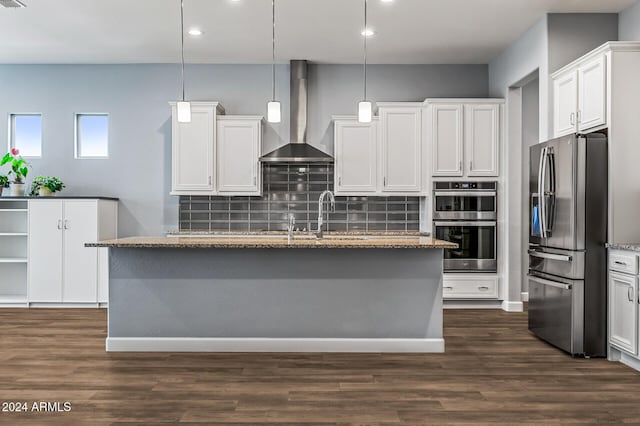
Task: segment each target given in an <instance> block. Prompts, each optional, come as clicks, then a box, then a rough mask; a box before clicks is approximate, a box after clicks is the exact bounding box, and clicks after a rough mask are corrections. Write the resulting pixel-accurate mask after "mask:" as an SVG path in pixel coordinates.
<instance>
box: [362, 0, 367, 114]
mask: <svg viewBox="0 0 640 426" xmlns="http://www.w3.org/2000/svg"><path fill="white" fill-rule="evenodd" d="M363 68H364V70H363V71H364V99H363V100H365V101H366V100H367V0H364V67H363Z"/></svg>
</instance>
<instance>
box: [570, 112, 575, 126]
mask: <svg viewBox="0 0 640 426" xmlns="http://www.w3.org/2000/svg"><path fill="white" fill-rule="evenodd" d="M569 122H570V123H571V125H572V126H573V125H575V124H576V114H575V113H573V112H572V113H571V115H569Z"/></svg>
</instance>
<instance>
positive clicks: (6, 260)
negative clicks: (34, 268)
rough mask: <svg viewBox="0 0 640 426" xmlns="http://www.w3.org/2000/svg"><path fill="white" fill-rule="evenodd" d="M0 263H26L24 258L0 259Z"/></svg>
mask: <svg viewBox="0 0 640 426" xmlns="http://www.w3.org/2000/svg"><path fill="white" fill-rule="evenodd" d="M0 263H27V259H26V258H24V257H0Z"/></svg>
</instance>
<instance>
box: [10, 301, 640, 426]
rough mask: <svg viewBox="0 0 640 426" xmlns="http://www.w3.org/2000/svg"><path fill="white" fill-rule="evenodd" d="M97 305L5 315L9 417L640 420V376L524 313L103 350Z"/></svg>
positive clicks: (102, 316)
mask: <svg viewBox="0 0 640 426" xmlns="http://www.w3.org/2000/svg"><path fill="white" fill-rule="evenodd" d="M105 336H106V311H104V310H70V309H67V310H44V309H43V310H40V309H30V310H26V309H25V310H22V309H20V310H18V309H2V310H0V345H1V346H0V347H1V350H0V397H1V398H0V400H2V401H26V402H27V403H28V404H29V408H31V404H32V403H33V402H34V401H49V402H53V401H60V402H64V401H69V402H71V404H72V406H71V411H70V412H56V413H43V412H31V413H28V414H25V413H16V414H8V413H5V412H2V413H0V423H3V424H17V423H22V422H27V423H31V424H43V425H44V424H46V425H49V424H65V425H66V424H87V425H97V424H126V423H135V422H140V423H144V424H154V423H165V424H166V423H176V422H193V423H201V424H213V423H219V424H231V423H248V424H264V423H280V424H282V423H289V424H332V425H333V424H344V425H346V424H357V425H373V424H390V425H395V424H452V423H474V424H477V423H485V424H490V423H511V424H516V423H517V424H523V423H533V424H548V423H595V424H603V423H640V374H639V373H637V372H635V371H634V370H632V369H630V368H628V367H626V366H624V365H622V364H619V363H610V362H608V361H606V360H604V359H591V360H585V359H572V358H570V357H569V356H567V355H565V354H564V353H562V352H560V351H558V350H556V349H554V348H552V347H550V346H548V345H546V344H544V343H542V342H541V341H539V340H537V339H536V338H534V337H532V336H531V335H530V334H529V333H528V332H527V327H526V314H523V313H505V312H502V311H486V310H448V311H445V337H446V353H444V354H385V355H382V354H211V353H197V354H175V353H151V354H141V353H106V352H105V351H104V338H105Z"/></svg>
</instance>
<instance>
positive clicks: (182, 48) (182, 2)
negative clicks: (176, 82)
mask: <svg viewBox="0 0 640 426" xmlns="http://www.w3.org/2000/svg"><path fill="white" fill-rule="evenodd" d="M180 50H181V52H182V56H181V58H182V59H181V63H182V73H181V75H182V101H183V102H184V0H180Z"/></svg>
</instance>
